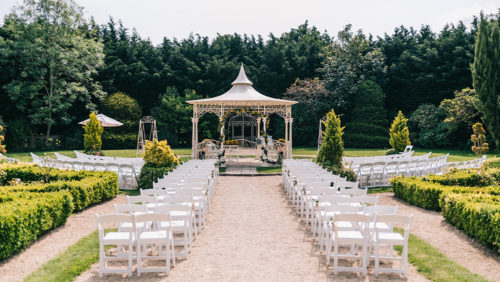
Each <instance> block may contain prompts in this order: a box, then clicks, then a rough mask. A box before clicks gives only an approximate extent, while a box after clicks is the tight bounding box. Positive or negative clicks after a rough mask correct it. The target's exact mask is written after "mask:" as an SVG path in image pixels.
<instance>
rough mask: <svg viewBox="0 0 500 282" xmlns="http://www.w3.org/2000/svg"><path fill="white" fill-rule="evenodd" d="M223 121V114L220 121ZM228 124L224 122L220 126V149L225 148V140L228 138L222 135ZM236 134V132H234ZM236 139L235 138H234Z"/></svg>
mask: <svg viewBox="0 0 500 282" xmlns="http://www.w3.org/2000/svg"><path fill="white" fill-rule="evenodd" d="M222 121H223V118H222V116H220V117H219V122H220V123H222ZM225 126H226V124H222V125H221V127H220V139H221V142H220V149H221V150H223V149H224V141H225V139H226V138H222V136H223V135H224V127H225ZM233 132H234V126H233ZM233 134H234V133H233ZM233 139H234V138H233Z"/></svg>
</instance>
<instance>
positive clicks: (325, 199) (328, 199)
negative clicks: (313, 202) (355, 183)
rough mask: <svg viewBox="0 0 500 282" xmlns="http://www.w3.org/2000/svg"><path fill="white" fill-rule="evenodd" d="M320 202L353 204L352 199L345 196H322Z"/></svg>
mask: <svg viewBox="0 0 500 282" xmlns="http://www.w3.org/2000/svg"><path fill="white" fill-rule="evenodd" d="M318 200H319V202H328V203H331V204H335V205H336V204H348V203H350V202H351V198H350V197H346V196H343V195H325V196H321V197H320V198H319V199H318Z"/></svg>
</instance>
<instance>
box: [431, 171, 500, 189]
mask: <svg viewBox="0 0 500 282" xmlns="http://www.w3.org/2000/svg"><path fill="white" fill-rule="evenodd" d="M499 178H500V169H486V170H484V171H481V172H479V171H478V170H477V169H470V170H454V171H450V172H449V173H447V174H444V175H430V176H426V177H424V178H423V180H424V181H430V182H434V183H439V184H441V185H447V186H476V187H484V186H489V185H497V182H498V179H499Z"/></svg>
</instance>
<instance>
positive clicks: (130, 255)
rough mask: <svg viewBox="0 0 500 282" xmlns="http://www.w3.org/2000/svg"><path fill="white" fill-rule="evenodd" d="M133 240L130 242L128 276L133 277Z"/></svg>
mask: <svg viewBox="0 0 500 282" xmlns="http://www.w3.org/2000/svg"><path fill="white" fill-rule="evenodd" d="M132 250H133V247H132V242H130V243H129V244H128V277H132Z"/></svg>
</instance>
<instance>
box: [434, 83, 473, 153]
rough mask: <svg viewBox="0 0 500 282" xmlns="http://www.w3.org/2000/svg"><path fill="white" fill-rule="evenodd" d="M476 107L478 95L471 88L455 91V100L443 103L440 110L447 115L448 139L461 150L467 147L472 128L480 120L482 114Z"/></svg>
mask: <svg viewBox="0 0 500 282" xmlns="http://www.w3.org/2000/svg"><path fill="white" fill-rule="evenodd" d="M475 105H477V94H476V91H474V89H471V88H464V89H462V90H461V91H455V98H453V99H444V100H443V101H441V104H440V105H439V108H440V109H442V110H443V111H444V113H445V115H446V118H445V119H444V122H445V123H446V125H447V127H448V138H447V139H448V141H449V142H450V143H451V144H454V145H456V146H459V147H460V148H464V147H465V145H466V143H465V140H466V139H467V138H468V137H469V134H468V132H469V130H470V128H471V127H472V125H474V123H476V122H478V121H479V120H480V114H479V112H478V110H477V108H476V106H475Z"/></svg>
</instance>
